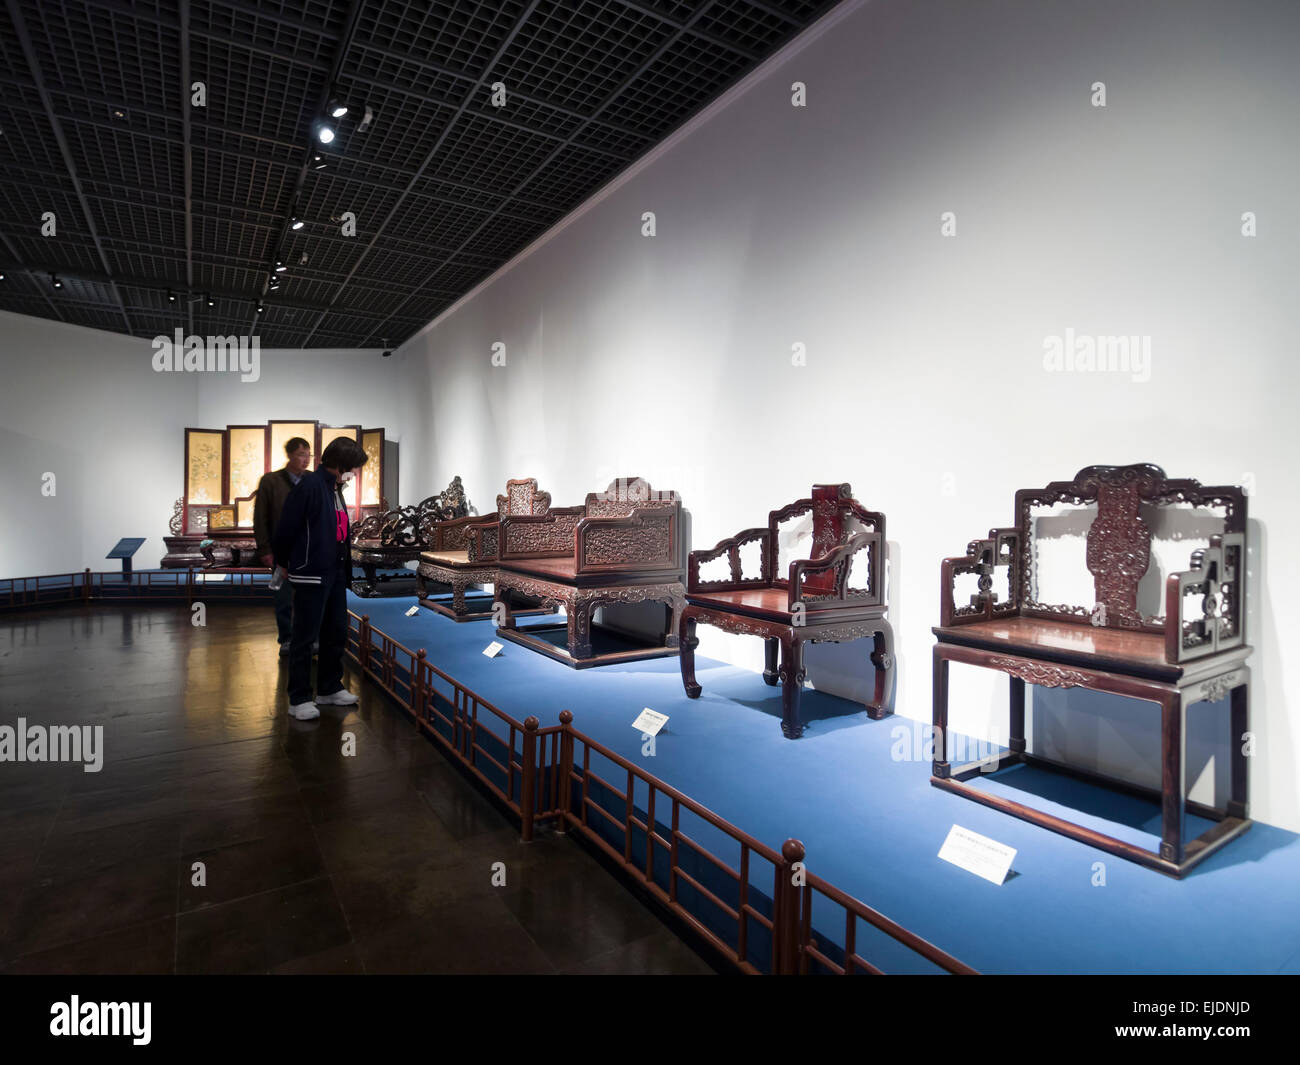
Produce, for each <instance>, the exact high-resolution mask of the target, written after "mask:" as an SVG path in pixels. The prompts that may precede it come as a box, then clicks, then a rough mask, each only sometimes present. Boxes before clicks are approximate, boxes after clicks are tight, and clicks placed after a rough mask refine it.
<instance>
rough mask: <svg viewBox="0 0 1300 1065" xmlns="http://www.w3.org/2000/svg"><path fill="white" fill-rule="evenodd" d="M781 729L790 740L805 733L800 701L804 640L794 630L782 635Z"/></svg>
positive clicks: (802, 680)
mask: <svg viewBox="0 0 1300 1065" xmlns="http://www.w3.org/2000/svg"><path fill="white" fill-rule="evenodd" d="M780 676H781V731H782V733H784V734H785V738H786V739H788V740H797V739H798V738H799V737H800V736H801V735H803V722H802V721H801V720H800V719H799V701H800V698H801V697H802V695H803V682H804V676H805V673H804V668H803V640H801V639H800V638H799V637H798V636H796V635H795V634H794V633H793V632H791V633H789V634H788V635H785V636H782V637H781V672H780Z"/></svg>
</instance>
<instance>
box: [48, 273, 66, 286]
mask: <svg viewBox="0 0 1300 1065" xmlns="http://www.w3.org/2000/svg"><path fill="white" fill-rule="evenodd" d="M50 284H51V285H53V286H54V287H55V288H62V287H63V282H62V281H60V280H59V275H58V274H54V273H52V274H50Z"/></svg>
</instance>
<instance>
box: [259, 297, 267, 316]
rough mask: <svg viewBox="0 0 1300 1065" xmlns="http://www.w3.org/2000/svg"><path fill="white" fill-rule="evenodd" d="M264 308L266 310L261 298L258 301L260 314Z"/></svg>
mask: <svg viewBox="0 0 1300 1065" xmlns="http://www.w3.org/2000/svg"><path fill="white" fill-rule="evenodd" d="M264 310H266V308H265V307H263V306H262V301H261V300H258V301H257V313H258V314H261V313H262V312H263V311H264Z"/></svg>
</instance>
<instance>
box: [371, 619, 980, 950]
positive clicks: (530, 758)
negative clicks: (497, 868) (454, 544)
mask: <svg viewBox="0 0 1300 1065" xmlns="http://www.w3.org/2000/svg"><path fill="white" fill-rule="evenodd" d="M348 618H349V620H348V641H347V653H348V655H349V657H351V658H352V659H353V660H355V661H356V662H357V665H358V666H359V667H360V669H361V670H362V671H363V672H364V673H365V675H366V676H367V677H369V678H370V679H371V680H373V681H374V682H375V683H376V684H379V685H380V687H382V688H383V689H384V690H385V691H386V692H387V693H388V694H389V695H390V696H392V697H393V698H394V699H395V700H396V701H397V702H398V704H399V705H401V706H402V707H403V708H404V709H406V710H407V711H409V712H410V713H411V715H412V716H413V717H414V719H415V721H416V723H417V725H418V726H419V727H420V728H421V730H422V731H424V732H425V733H426V734H428V735H429V736H430V737H431V738H432V739H433V740H434V741H435V742H437V743H438V744H439V745H440V746H441V747H442V748H443V749H444V750H445V751H447V753H448V754H449V755H451V756H452V757H454V758H456V759H457V760H458V761H459V762H460V763H461V764H462V765H463V766H464V767H465V768H466V769H467V770H468V771H469V772H470V774H471V775H472V776H473V777H474V778H475V779H476V780H478V781H479V782H480V783H481V784H482V785H483V786H484V787H485V788H487V789H488V791H489V792H490V793H491V794H493V795H495V796H496V798H497V799H498V800H500V801H501V802H502V803H504V804H505V805H506V806H507V807H508V808H509V809H510V810H511V811H512V812H513V813H514V814H515V815H516V816H517V817H518V818H519V821H520V835H521V837H522V838H523V839H524V840H525V841H527V840H531V839H532V838H533V835H534V832H535V830H536V827H537V826H538V825H539V824H544V823H546V822H553V823H554V824H555V826H556V828H557V829H558V830H559V831H561V832H567V831H572V832H576V833H578V834H580V835H581V836H582V837H583V838H584V839H586V840H588V841H589V842H590V843H592V844H593V845H594V846H595V847H596V848H597V849H598V850H599V851H601V853H603V854H604V855H605V856H606V857H607V858H609V859H610V860H611V861H613V862H614V863H615V864H616V865H617V866H618V867H619V868H620V869H621V870H622V871H623V872H624V873H625V874H626V875H628V876H630V877H632V878H633V879H634V880H636V881H637V882H638V883H639V884H640V885H641V886H642V887H643V888H644V889H645V890H646V891H647V892H649V893H650V894H651V895H652V896H653V897H654V898H655V899H656V900H657V901H658V902H659V903H660V904H662V905H663V906H665V907H666V908H667V909H669V910H670V911H671V912H672V913H673V914H675V915H676V916H677V917H678V918H680V919H681V920H682V921H683V922H684V923H685V924H686V925H687V926H688V927H689V928H691V929H692V930H693V931H694V932H695V933H696V934H698V935H699V936H700V937H701V938H702V939H704V940H705V941H706V942H708V943H709V944H710V945H711V946H712V947H714V948H715V949H716V950H717V951H718V952H719V953H720V954H722V956H724V957H725V958H727V959H728V961H729V962H730V963H731V964H733V965H735V966H736V968H738V969H739V970H741V971H742V972H746V973H760V972H765V971H766V972H771V973H781V974H797V973H810V972H813V971H814V970H815V969H816V970H818V971H824V972H830V973H836V974H854V973H879V972H881V971H882V970H881V969H880V967H879V966H878V965H876V964H874V963H873V962H872V961H870V960H868V959H867V958H866V957H864V956H863V955H862V954H861V953H860V952H859V950H858V947H857V934H856V933H857V927H858V922H859V921H864V922H866V923H867V924H869V925H871V926H872V927H874V928H876V929H878V930H879V931H880V932H883V933H884V934H885V935H886V936H888V937H890V938H891V939H893V940H894V941H896V942H898V943H900V944H902V945H903V946H904V947H905V948H907V950H908V951H910V952H912V953H914V954H915V955H917V956H919V957H921V958H924V959H925V960H926V961H928V962H929V963H931V964H932V965H933V966H934V967H935V968H937V969H938V970H941V971H945V972H950V973H961V974H969V973H974V972H975V970H974V969H972V968H971V967H970V966H968V965H966V964H965V963H964V962H961V961H959V960H958V959H957V958H954V957H953V956H952V955H950V954H948V953H946V952H945V951H943V950H941V949H940V948H938V947H936V946H935V945H934V944H932V943H929V942H928V941H926V940H925V939H922V938H921V937H920V936H918V935H916V934H915V933H913V932H911V931H909V930H908V929H906V928H904V927H903V926H902V925H900V924H898V923H897V922H895V921H893V920H891V919H890V918H888V917H886V916H885V915H884V914H882V913H880V912H879V911H877V910H875V909H873V908H872V907H870V906H868V905H867V904H866V903H864V902H862V901H861V900H859V899H856V898H854V897H853V896H851V895H849V894H847V893H846V892H844V891H841V890H840V889H839V888H836V887H835V886H834V885H832V884H830V883H828V882H827V881H825V880H823V879H821V878H820V877H817V876H814V875H813V874H811V873H809V872H808V871H807V868H806V865H805V860H804V859H805V854H804V847H803V844H802V843H800V842H799V841H798V840H795V839H788V840H786V841H785V843H784V844H783V845H782V847H781V850H780V851H779V852H778V851H776V850H774V849H773V848H771V847H769V846H767V845H766V844H764V843H762V842H761V841H759V840H757V839H755V838H754V837H753V836H751V835H749V834H748V833H746V832H744V831H742V830H741V829H740V828H737V827H736V826H735V825H733V824H731V823H730V822H729V821H727V820H725V819H724V818H722V817H720V816H719V815H718V814H716V813H714V812H713V811H712V810H709V809H708V808H707V807H705V806H704V805H703V804H701V803H699V802H696V801H695V800H694V799H692V798H691V797H690V796H688V795H686V794H685V793H683V792H681V791H679V790H678V789H677V788H674V787H673V786H672V785H670V784H668V783H666V782H665V781H663V780H661V779H659V778H658V777H656V776H653V775H652V774H650V773H647V772H646V771H645V770H643V769H641V768H640V767H639V766H637V765H635V764H634V763H632V762H630V761H629V760H628V759H626V758H624V757H623V756H622V755H619V754H617V753H616V752H615V751H613V750H611V749H610V748H608V747H605V746H604V745H603V744H601V743H599V742H598V741H596V740H595V739H593V738H591V737H590V736H587V735H585V734H583V733H582V732H580V731H578V730H577V729H576V728H574V727H573V714H572V713H571V712H570V711H568V710H564V711H562V712H561V713H560V724H559V725H558V726H550V727H548V728H541V727H540V725H539V722H538V719H537V718H536V717H532V716H530V717H528V718H526V719H525V720H524V721H519V720H518V719H517V718H515V717H512V716H511V715H510V714H508V713H506V712H505V711H503V710H501V709H500V708H499V707H497V706H495V705H493V704H492V703H491V702H489V701H488V700H487V699H484V698H483V697H482V696H480V695H479V694H478V693H476V692H474V691H473V690H472V689H470V688H468V687H466V686H465V685H463V684H461V683H460V682H459V681H457V680H456V679H455V678H453V677H451V676H450V675H448V674H447V673H445V672H443V671H442V670H441V669H439V668H438V667H437V666H435V665H433V664H432V663H431V662H429V660H428V658H427V657H426V654H425V652H424V650H423V649H421V650H420V651H416V652H412V651H411V650H410V649H409V648H407V647H404V646H403V645H402V644H400V643H398V642H396V641H395V640H393V639H391V638H390V637H389V636H387V635H385V634H384V633H383V632H381V631H379V630H378V629H375V628H374V627H373V626H372V625H371V624H370V618H369V616H368V615H366V616H358V615H356V614H354V613H352V612H351V611H349V612H348ZM492 725H495V726H496V729H493V728H492V727H491V726H492ZM593 754H594V755H596V756H598V757H599V758H601V759H604V760H605V761H606V762H608V763H610V764H611V765H613V766H614V767H615V769H616V770H617V772H618V774H619V775H620V776H622V777H623V783H622V786H621V787H619V786H616V785H615V784H614V783H613V781H611V780H608V779H606V778H605V777H604V776H602V775H601V773H600V772H599V770H598V768H597V767H593V764H592V756H593ZM638 787H639V788H640V790H641V791H642V792H643V793H644V795H645V796H646V801H645V806H644V810H643V809H641V808H639V807H638V804H637V794H638ZM602 798H608V799H612V800H615V801H614V802H603V801H601V800H602ZM611 807H612V808H613V809H617V810H618V811H619V812H618V813H617V814H615V813H614V812H612V811H611ZM664 807H667V811H666V818H667V823H666V824H665V823H662V822H661V820H660V817H661V816H663V815H664ZM684 814H685V815H689V816H690V817H692V818H694V819H696V820H697V821H698V822H699V823H700V825H701V826H707V830H709V831H711V832H713V833H715V834H718V835H721V836H722V837H725V838H726V839H728V840H729V841H730V843H731V844H733V845H734V847H735V849H736V850H737V852H738V854H739V860H738V862H737V863H736V864H735V865H732V864H729V863H728V862H727V861H725V860H724V859H723V858H721V857H719V856H718V855H717V854H715V853H714V852H713V850H710V849H709V847H708V846H706V845H705V844H704V843H703V842H702V841H701V840H699V839H697V838H696V837H695V836H694V835H692V834H690V833H689V832H688V831H687V828H686V827H685V826H683V823H682V822H683V815H684ZM610 836H613V837H615V838H616V839H617V840H619V841H620V842H621V846H616V845H615V844H614V843H611V841H610V839H609V838H608V837H610ZM638 851H640V852H641V856H640V857H639V858H638V857H637V852H638ZM756 865H758V866H762V865H766V866H767V867H770V869H771V874H770V881H769V880H768V877H767V874H766V873H765V871H764V870H763V869H761V868H756ZM702 871H703V872H708V873H711V874H712V882H711V883H706V881H705V878H704V875H703V872H702ZM769 882H770V884H771V889H770V891H771V894H770V895H768V894H766V893H765V892H764V891H763V890H760V889H759V888H758V887H757V886H756V884H764V885H765V884H767V883H769ZM719 883H721V884H725V885H726V888H723V887H719V886H717V885H718V884H719ZM684 888H685V889H687V890H688V892H689V893H690V894H691V895H693V896H695V899H697V900H698V901H699V903H700V904H701V906H702V905H703V904H707V906H708V907H709V909H708V910H707V911H706V910H704V909H702V908H699V907H691V906H688V905H687V904H686V903H685V902H684V901H683V900H682V897H681V896H682V894H683V889H684ZM724 893H725V894H729V895H732V898H733V899H734V901H730V900H729V899H728V898H724V897H723V894H724ZM817 899H821V900H822V905H823V906H824V905H826V904H827V903H829V904H832V905H835V906H838V907H840V908H841V909H842V910H843V913H844V921H845V924H844V935H843V939H844V942H843V944H842V945H839V944H835V943H834V942H833V940H831V939H830V938H829V937H827V936H825V935H819V934H818V933H817V931H816V930H815V929H814V927H813V916H812V911H813V905H814V902H815V901H816V900H817ZM710 914H711V915H713V916H714V918H715V919H714V920H712V921H711V920H710V919H709V915H710ZM717 918H721V921H719V920H718V919H717ZM719 923H728V924H732V925H734V934H733V935H730V936H726V935H723V934H722V933H721V932H720V931H719V930H718V925H719ZM756 938H758V939H760V940H762V939H766V940H767V946H766V948H764V949H761V950H760V948H758V947H756V945H755V939H756ZM760 962H761V963H762V964H760Z"/></svg>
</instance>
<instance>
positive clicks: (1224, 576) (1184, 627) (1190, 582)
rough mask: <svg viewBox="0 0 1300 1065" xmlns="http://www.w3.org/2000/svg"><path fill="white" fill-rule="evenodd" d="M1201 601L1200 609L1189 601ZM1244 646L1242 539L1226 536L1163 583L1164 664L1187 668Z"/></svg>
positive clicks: (1214, 540)
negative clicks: (1190, 662)
mask: <svg viewBox="0 0 1300 1065" xmlns="http://www.w3.org/2000/svg"><path fill="white" fill-rule="evenodd" d="M1197 595H1199V596H1200V604H1199V606H1193V607H1192V608H1190V609H1189V607H1188V602H1187V600H1188V599H1189V598H1191V597H1194V596H1197ZM1245 642H1246V537H1245V534H1244V533H1225V534H1223V535H1222V536H1212V537H1210V546H1209V547H1204V548H1201V549H1200V550H1198V551H1193V552H1192V557H1191V568H1190V569H1186V570H1183V571H1182V572H1180V573H1171V574H1169V576H1168V577H1166V578H1165V660H1166V661H1167V662H1186V661H1188V660H1190V659H1194V658H1203V657H1204V656H1205V655H1211V654H1215V653H1217V652H1219V651H1226V650H1228V649H1229V648H1232V647H1240V646H1241V645H1242V644H1244V643H1245Z"/></svg>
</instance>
